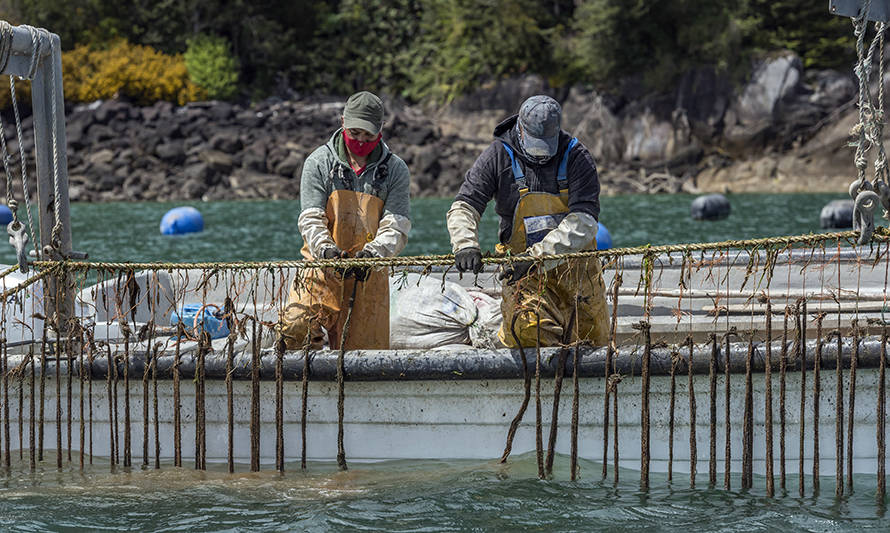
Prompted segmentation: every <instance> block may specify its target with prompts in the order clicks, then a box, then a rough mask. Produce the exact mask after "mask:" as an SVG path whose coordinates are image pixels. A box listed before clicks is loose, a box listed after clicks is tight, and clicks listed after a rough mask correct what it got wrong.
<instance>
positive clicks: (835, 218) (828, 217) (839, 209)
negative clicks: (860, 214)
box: [819, 200, 853, 229]
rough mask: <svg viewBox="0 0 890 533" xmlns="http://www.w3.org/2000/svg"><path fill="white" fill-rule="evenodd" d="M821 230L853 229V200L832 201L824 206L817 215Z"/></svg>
mask: <svg viewBox="0 0 890 533" xmlns="http://www.w3.org/2000/svg"><path fill="white" fill-rule="evenodd" d="M819 225H820V226H821V227H822V229H845V228H852V227H853V200H832V201H830V202H828V203H827V204H825V206H824V207H823V208H822V212H821V213H819Z"/></svg>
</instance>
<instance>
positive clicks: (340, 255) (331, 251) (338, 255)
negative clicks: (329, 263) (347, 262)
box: [321, 246, 349, 278]
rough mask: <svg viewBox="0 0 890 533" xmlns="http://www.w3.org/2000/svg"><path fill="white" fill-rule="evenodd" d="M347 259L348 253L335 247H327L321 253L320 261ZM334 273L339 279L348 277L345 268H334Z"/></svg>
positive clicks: (347, 270)
mask: <svg viewBox="0 0 890 533" xmlns="http://www.w3.org/2000/svg"><path fill="white" fill-rule="evenodd" d="M347 257H349V253H347V252H344V251H343V250H341V249H339V248H337V247H336V246H328V247H327V248H325V249H324V250H322V251H321V258H322V259H346V258H347ZM334 272H336V273H337V274H339V275H340V277H341V278H346V277H347V276H348V275H349V269H348V268H345V267H334Z"/></svg>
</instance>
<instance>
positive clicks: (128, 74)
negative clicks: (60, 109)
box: [0, 40, 206, 109]
mask: <svg viewBox="0 0 890 533" xmlns="http://www.w3.org/2000/svg"><path fill="white" fill-rule="evenodd" d="M62 79H63V83H64V89H65V100H67V101H69V102H92V101H94V100H99V99H103V100H105V99H109V98H114V97H115V96H116V95H120V96H125V97H127V98H129V99H131V100H133V101H134V102H135V103H138V104H143V105H145V104H151V103H153V102H157V101H158V100H166V101H169V102H173V103H176V104H179V105H183V104H185V103H187V102H194V101H197V100H203V99H206V91H204V89H202V88H200V87H198V86H197V85H195V84H194V83H192V82H191V81H190V80H189V73H188V70H187V69H186V66H185V60H184V59H183V57H182V55H172V56H171V55H166V54H162V53H161V52H158V51H157V50H155V49H153V48H151V47H148V46H140V45H133V44H130V43H128V42H127V41H123V40H121V41H116V42H114V43H112V44H111V45H110V46H108V47H107V48H103V49H95V48H91V47H89V46H78V47H76V48H75V49H73V50H71V51H69V52H63V53H62ZM16 98H17V99H18V101H19V102H20V105H21V104H22V103H25V105H30V101H31V84H30V82H28V81H18V82H17V83H16ZM10 102H11V100H10V92H9V83H8V80H7V79H6V78H5V77H4V78H3V79H0V109H6V108H7V107H9V105H10Z"/></svg>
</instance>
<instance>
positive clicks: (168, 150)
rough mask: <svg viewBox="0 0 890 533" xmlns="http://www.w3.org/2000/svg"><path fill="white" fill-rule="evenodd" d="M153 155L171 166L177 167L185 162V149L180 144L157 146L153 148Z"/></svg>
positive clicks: (172, 143)
mask: <svg viewBox="0 0 890 533" xmlns="http://www.w3.org/2000/svg"><path fill="white" fill-rule="evenodd" d="M155 154H157V156H158V157H159V158H160V159H161V161H164V162H165V163H169V164H171V165H179V164H181V163H182V162H183V161H185V149H184V147H183V146H182V143H180V142H171V143H164V144H159V145H157V146H156V147H155Z"/></svg>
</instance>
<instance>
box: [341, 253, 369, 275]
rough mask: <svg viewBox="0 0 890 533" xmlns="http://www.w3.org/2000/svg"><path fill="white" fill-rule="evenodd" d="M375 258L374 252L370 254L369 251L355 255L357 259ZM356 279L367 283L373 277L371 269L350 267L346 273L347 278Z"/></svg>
mask: <svg viewBox="0 0 890 533" xmlns="http://www.w3.org/2000/svg"><path fill="white" fill-rule="evenodd" d="M368 257H375V256H374V252H369V251H368V250H361V251H359V252H358V253H357V254H355V258H356V259H362V258H368ZM350 276H352V277H355V280H356V281H367V279H368V278H369V277H371V267H360V266H355V267H350V268H349V270H347V272H346V276H345V277H347V278H348V277H350Z"/></svg>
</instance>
